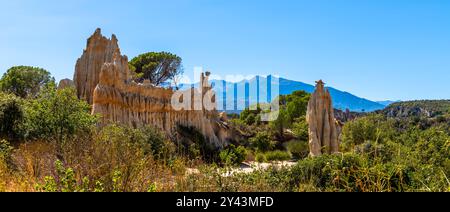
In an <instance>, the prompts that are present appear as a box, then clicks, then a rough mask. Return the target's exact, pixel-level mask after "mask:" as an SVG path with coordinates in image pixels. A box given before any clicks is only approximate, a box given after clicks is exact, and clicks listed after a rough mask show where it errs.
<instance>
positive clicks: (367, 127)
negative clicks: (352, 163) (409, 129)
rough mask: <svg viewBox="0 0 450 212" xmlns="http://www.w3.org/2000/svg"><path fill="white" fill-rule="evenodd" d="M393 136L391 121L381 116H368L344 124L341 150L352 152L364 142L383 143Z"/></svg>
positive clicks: (393, 130) (393, 129)
mask: <svg viewBox="0 0 450 212" xmlns="http://www.w3.org/2000/svg"><path fill="white" fill-rule="evenodd" d="M394 136H395V128H394V123H393V121H392V120H387V119H386V118H385V117H383V116H382V115H369V116H366V117H362V118H358V119H355V120H353V121H350V122H348V123H346V124H345V125H344V127H343V129H342V145H341V147H342V149H343V150H345V151H350V150H353V148H354V147H355V146H357V145H360V144H363V143H364V142H366V141H373V142H375V143H383V142H384V141H386V140H390V139H392V138H393V137H394Z"/></svg>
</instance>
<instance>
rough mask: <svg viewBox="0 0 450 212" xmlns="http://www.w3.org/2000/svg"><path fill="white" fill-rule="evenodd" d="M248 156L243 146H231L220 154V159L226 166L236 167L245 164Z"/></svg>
mask: <svg viewBox="0 0 450 212" xmlns="http://www.w3.org/2000/svg"><path fill="white" fill-rule="evenodd" d="M246 155H247V153H246V150H245V148H244V147H243V146H239V147H236V146H234V145H232V144H231V145H230V146H228V147H227V148H226V149H225V150H222V151H221V152H220V154H219V157H220V160H221V161H222V163H224V164H225V165H231V166H235V165H240V164H241V163H242V162H244V160H245V157H246Z"/></svg>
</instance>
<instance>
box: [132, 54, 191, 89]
mask: <svg viewBox="0 0 450 212" xmlns="http://www.w3.org/2000/svg"><path fill="white" fill-rule="evenodd" d="M181 62H182V59H181V58H180V57H179V56H177V55H175V54H171V53H168V52H149V53H145V54H141V55H139V56H137V57H135V58H133V59H132V60H131V61H130V63H129V65H130V68H131V70H132V71H134V72H135V73H136V76H135V78H136V80H137V81H140V82H142V81H143V80H150V82H151V83H153V84H154V85H161V84H162V83H164V82H167V81H169V80H174V79H175V77H176V76H178V75H180V74H182V72H183V70H182V67H181Z"/></svg>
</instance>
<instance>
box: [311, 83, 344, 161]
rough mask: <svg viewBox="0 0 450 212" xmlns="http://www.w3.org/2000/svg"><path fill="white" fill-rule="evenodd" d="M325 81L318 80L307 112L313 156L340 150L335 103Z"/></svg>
mask: <svg viewBox="0 0 450 212" xmlns="http://www.w3.org/2000/svg"><path fill="white" fill-rule="evenodd" d="M324 84H325V83H324V82H323V81H322V80H319V81H317V82H316V89H315V91H314V93H313V94H312V95H311V99H310V100H309V103H308V109H307V112H306V120H307V122H308V124H309V148H310V155H311V156H319V155H322V154H332V153H337V152H339V135H338V131H337V127H336V120H335V118H334V110H333V104H332V100H331V95H330V92H329V91H328V89H325V88H324Z"/></svg>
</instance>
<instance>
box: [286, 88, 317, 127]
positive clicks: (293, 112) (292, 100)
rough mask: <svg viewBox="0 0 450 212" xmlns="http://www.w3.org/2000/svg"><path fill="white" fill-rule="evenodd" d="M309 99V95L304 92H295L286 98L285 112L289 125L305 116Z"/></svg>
mask: <svg viewBox="0 0 450 212" xmlns="http://www.w3.org/2000/svg"><path fill="white" fill-rule="evenodd" d="M310 98H311V94H309V93H306V92H305V91H295V92H294V93H292V94H291V95H287V96H286V112H287V116H288V119H289V121H290V122H291V123H292V122H294V121H295V120H296V119H297V118H300V117H302V116H305V115H306V109H307V107H308V102H309V99H310Z"/></svg>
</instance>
